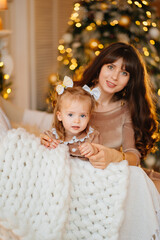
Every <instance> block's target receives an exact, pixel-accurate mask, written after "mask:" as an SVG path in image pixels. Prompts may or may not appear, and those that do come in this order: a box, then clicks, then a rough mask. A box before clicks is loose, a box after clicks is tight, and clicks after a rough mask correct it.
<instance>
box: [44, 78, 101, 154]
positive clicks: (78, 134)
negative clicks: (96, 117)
mask: <svg viewBox="0 0 160 240" xmlns="http://www.w3.org/2000/svg"><path fill="white" fill-rule="evenodd" d="M56 91H57V93H58V99H57V104H56V107H55V110H54V123H53V127H54V128H53V129H52V131H51V132H50V131H46V132H45V134H47V135H48V140H49V144H48V147H50V148H56V147H57V146H58V144H59V143H64V144H67V145H68V146H69V152H70V155H71V156H76V157H82V158H83V159H85V158H89V157H90V156H91V155H94V154H96V153H98V150H97V148H96V147H95V146H94V145H93V144H92V143H101V140H100V134H99V132H98V131H96V130H94V129H93V128H92V127H91V126H90V125H89V120H90V116H91V112H92V110H93V108H94V106H95V99H96V100H97V99H98V98H99V96H100V91H99V89H98V88H94V89H93V90H90V88H89V87H88V86H86V85H85V86H84V87H83V88H81V87H73V81H72V79H71V78H69V77H67V76H66V77H65V78H64V81H63V84H61V85H58V86H57V88H56Z"/></svg>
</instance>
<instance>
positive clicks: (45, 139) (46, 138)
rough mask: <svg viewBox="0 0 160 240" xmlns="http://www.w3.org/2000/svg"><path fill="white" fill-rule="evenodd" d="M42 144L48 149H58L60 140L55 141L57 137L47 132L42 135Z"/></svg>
mask: <svg viewBox="0 0 160 240" xmlns="http://www.w3.org/2000/svg"><path fill="white" fill-rule="evenodd" d="M40 139H41V144H43V145H44V146H45V147H48V148H53V149H54V148H56V147H57V146H58V144H59V143H60V141H59V140H57V139H55V136H54V135H53V133H52V132H51V131H45V132H44V133H42V134H40Z"/></svg>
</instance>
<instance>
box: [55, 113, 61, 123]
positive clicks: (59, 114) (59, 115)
mask: <svg viewBox="0 0 160 240" xmlns="http://www.w3.org/2000/svg"><path fill="white" fill-rule="evenodd" d="M56 115H57V118H58V120H59V121H62V116H61V112H59V111H57V112H56Z"/></svg>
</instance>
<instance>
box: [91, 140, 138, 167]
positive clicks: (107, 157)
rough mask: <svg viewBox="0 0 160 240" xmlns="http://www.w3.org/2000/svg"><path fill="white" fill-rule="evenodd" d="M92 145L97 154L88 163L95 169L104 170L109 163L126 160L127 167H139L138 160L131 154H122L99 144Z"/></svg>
mask: <svg viewBox="0 0 160 240" xmlns="http://www.w3.org/2000/svg"><path fill="white" fill-rule="evenodd" d="M92 144H93V145H95V147H96V148H97V149H98V153H97V154H96V155H94V156H91V157H90V158H89V161H90V163H91V164H92V165H93V167H95V168H99V169H105V168H106V167H107V166H108V165H109V164H110V163H111V162H120V161H122V160H127V161H128V164H129V165H134V166H137V165H139V158H138V156H137V155H136V154H135V153H133V152H126V153H122V152H120V151H118V150H116V149H112V148H107V147H104V146H102V145H100V144H95V143H92Z"/></svg>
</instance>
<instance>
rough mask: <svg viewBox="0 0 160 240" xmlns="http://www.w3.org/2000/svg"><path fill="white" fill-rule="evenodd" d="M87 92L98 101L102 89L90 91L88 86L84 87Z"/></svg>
mask: <svg viewBox="0 0 160 240" xmlns="http://www.w3.org/2000/svg"><path fill="white" fill-rule="evenodd" d="M82 88H83V89H84V90H85V91H87V92H89V93H90V94H91V95H92V96H93V97H94V98H95V100H96V101H97V100H98V99H99V97H100V95H101V92H100V89H99V88H98V87H96V88H93V89H90V88H89V87H88V86H87V85H84V86H83V87H82Z"/></svg>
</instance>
